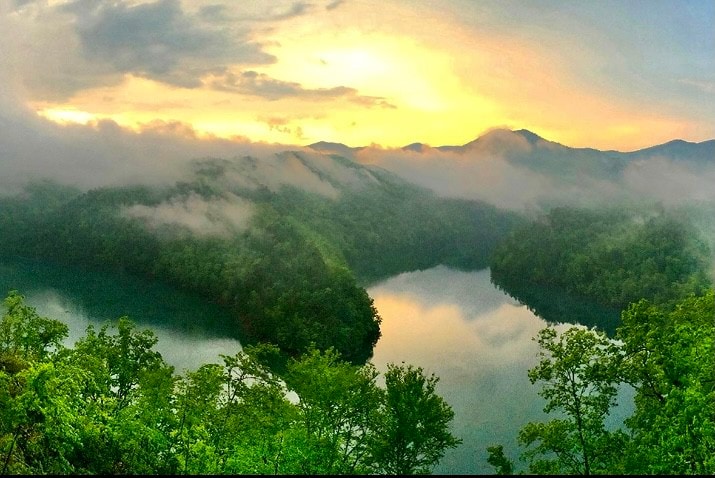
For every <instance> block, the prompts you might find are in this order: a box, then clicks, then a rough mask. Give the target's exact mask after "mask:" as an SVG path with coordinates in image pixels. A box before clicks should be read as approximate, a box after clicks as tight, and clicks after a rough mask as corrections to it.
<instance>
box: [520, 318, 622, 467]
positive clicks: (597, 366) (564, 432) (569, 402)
mask: <svg viewBox="0 0 715 478" xmlns="http://www.w3.org/2000/svg"><path fill="white" fill-rule="evenodd" d="M536 340H537V342H538V343H539V346H540V347H541V350H540V352H539V356H540V361H539V363H538V364H537V365H536V367H534V368H532V369H531V370H529V380H530V381H531V382H532V383H536V382H543V387H542V389H541V391H540V392H539V394H540V395H541V396H542V397H544V398H545V399H546V405H545V407H544V411H545V412H547V413H550V412H554V411H557V412H560V413H561V414H563V417H562V418H556V419H553V420H551V421H549V422H546V423H536V422H532V423H528V424H527V425H526V426H525V427H524V428H522V430H521V431H520V432H519V442H520V443H521V444H522V445H524V446H526V447H530V448H528V449H527V450H526V451H525V452H524V454H523V457H524V458H525V459H527V461H528V462H529V469H530V471H531V472H533V473H549V474H563V473H566V474H584V475H590V474H594V473H604V472H606V473H608V472H613V466H614V463H616V462H617V461H618V460H617V459H616V455H617V453H618V452H619V449H622V446H619V445H620V444H622V443H623V441H624V440H625V436H624V434H623V433H622V432H619V431H616V432H609V431H608V430H606V428H605V425H604V419H605V418H606V416H607V415H608V412H609V410H610V408H611V407H612V406H613V405H615V399H616V394H617V388H616V385H617V384H618V383H619V363H620V354H619V350H618V346H617V345H616V344H614V343H613V342H612V341H611V340H609V339H608V338H607V337H606V336H605V335H604V334H603V333H601V332H597V331H593V330H587V329H583V328H577V327H572V328H570V329H568V330H566V331H565V332H563V333H562V334H558V333H557V332H556V330H555V329H553V328H551V327H548V328H545V329H542V330H541V331H539V334H538V337H537V338H536Z"/></svg>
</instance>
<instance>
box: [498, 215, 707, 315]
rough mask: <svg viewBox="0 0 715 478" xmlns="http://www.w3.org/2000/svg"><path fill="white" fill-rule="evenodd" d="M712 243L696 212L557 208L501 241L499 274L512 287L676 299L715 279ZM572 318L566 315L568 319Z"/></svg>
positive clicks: (615, 299)
mask: <svg viewBox="0 0 715 478" xmlns="http://www.w3.org/2000/svg"><path fill="white" fill-rule="evenodd" d="M711 260H712V251H710V250H709V247H708V245H707V242H706V241H705V240H704V239H703V238H701V237H700V234H699V233H698V231H697V229H696V228H695V226H694V224H693V223H692V222H691V221H690V220H689V218H688V216H686V215H680V214H676V213H675V212H665V211H663V210H649V209H646V208H642V209H630V210H628V209H611V210H586V209H574V208H564V207H562V208H555V209H553V210H552V211H550V212H549V214H548V215H546V216H545V217H543V218H542V219H541V220H539V221H536V222H533V223H531V224H529V225H527V226H525V227H523V228H521V229H519V230H517V231H515V232H514V233H513V234H512V235H511V236H510V237H509V238H508V239H506V240H505V241H503V242H502V243H500V244H499V246H498V247H497V248H496V249H495V251H494V254H493V256H492V259H491V263H490V267H491V272H492V280H493V281H494V282H495V283H496V284H498V285H500V286H501V287H503V288H505V289H506V290H507V291H510V290H512V289H515V290H518V289H519V288H520V287H521V288H523V285H524V284H539V285H544V286H557V287H559V288H563V289H564V290H565V291H566V292H568V293H571V294H575V295H578V296H582V297H586V298H590V299H592V300H595V301H597V302H599V303H601V304H603V305H606V306H611V307H617V308H619V309H623V308H625V307H626V306H627V305H628V304H629V303H631V302H634V301H637V300H639V299H641V298H646V299H648V300H651V301H654V302H655V303H658V304H672V303H674V302H675V301H677V300H680V299H682V298H684V297H687V296H688V295H689V294H692V293H696V294H701V293H703V292H704V291H705V290H706V289H707V288H708V287H710V286H711V282H710V279H709V278H708V273H709V272H710V266H711ZM565 319H566V318H564V320H565Z"/></svg>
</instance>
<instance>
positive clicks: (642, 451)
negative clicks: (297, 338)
mask: <svg viewBox="0 0 715 478" xmlns="http://www.w3.org/2000/svg"><path fill="white" fill-rule="evenodd" d="M714 296H715V292H713V291H712V290H711V291H709V292H708V293H707V294H705V295H704V296H701V297H690V298H688V299H686V300H684V301H683V302H681V303H680V304H678V305H677V307H675V309H674V310H672V311H664V310H661V309H659V308H657V307H655V306H653V305H651V304H649V303H648V302H646V301H640V302H638V303H636V304H633V305H631V306H630V307H629V308H628V310H626V311H625V312H624V313H623V326H622V327H621V328H620V329H619V331H618V337H619V338H620V339H621V340H622V341H623V342H624V347H623V348H624V353H625V364H624V367H623V374H622V375H623V376H622V379H623V380H624V381H625V382H627V383H630V384H631V385H632V386H634V387H635V388H636V390H637V394H636V397H635V404H636V411H635V413H634V414H633V416H632V417H630V418H629V419H628V421H627V425H628V427H629V428H630V429H631V430H633V434H634V440H633V444H632V446H631V447H630V449H629V467H630V468H632V469H633V470H634V471H635V472H638V473H646V474H663V473H674V474H713V473H715V406H714V405H713V404H715V354H714V353H713V351H714V350H715V324H714V322H713V321H714V320H715V319H714V318H715V303H714V300H713V297H714Z"/></svg>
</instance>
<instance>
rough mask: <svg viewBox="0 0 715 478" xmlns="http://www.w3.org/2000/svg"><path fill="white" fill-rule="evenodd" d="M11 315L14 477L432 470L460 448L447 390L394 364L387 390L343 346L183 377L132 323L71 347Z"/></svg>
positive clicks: (0, 327) (54, 327) (5, 399)
mask: <svg viewBox="0 0 715 478" xmlns="http://www.w3.org/2000/svg"><path fill="white" fill-rule="evenodd" d="M6 306H7V308H8V312H7V313H6V314H5V316H4V317H3V320H2V322H0V334H1V338H2V349H1V352H2V357H3V362H2V368H0V469H1V470H2V474H98V475H104V474H152V475H153V474H192V475H194V474H376V473H391V472H400V473H413V472H428V471H429V470H430V469H431V468H432V467H433V466H434V465H435V464H436V463H437V461H438V460H439V458H441V457H442V456H443V454H444V450H445V449H447V448H450V447H453V446H455V445H456V444H457V443H458V440H456V439H455V438H454V437H453V436H452V435H451V434H450V433H449V430H448V428H449V423H450V421H451V420H452V418H453V416H454V414H453V412H452V410H451V409H450V408H449V406H448V405H446V404H445V403H444V401H443V400H442V399H441V398H440V397H439V396H437V395H436V393H435V390H434V385H435V384H436V382H437V380H436V378H435V377H426V376H424V374H423V372H422V370H421V369H418V368H414V367H411V366H404V365H403V366H399V367H397V366H390V368H389V370H388V372H387V373H386V375H385V381H386V387H385V388H381V387H379V386H378V385H377V378H378V373H377V371H376V370H375V369H374V367H373V366H372V365H363V366H358V365H353V364H351V363H350V362H348V361H344V360H342V359H341V358H340V356H339V354H338V353H337V352H336V351H335V350H334V349H332V348H328V349H327V350H326V351H325V352H321V351H319V350H318V349H316V348H313V347H310V348H309V349H308V350H307V352H306V353H305V354H304V355H303V356H301V357H297V358H294V359H292V360H290V361H289V362H288V363H287V364H285V363H283V364H282V355H281V352H280V350H279V349H278V348H276V347H275V346H271V345H266V344H260V345H256V346H249V347H246V348H244V350H242V351H240V352H238V353H237V354H235V355H233V356H223V357H222V363H221V364H206V365H203V366H201V367H199V368H198V369H197V370H195V371H193V372H187V373H186V374H185V375H182V376H176V375H174V371H173V368H172V367H170V366H168V365H167V364H166V363H165V362H164V361H163V359H162V358H161V355H160V354H159V353H157V352H156V351H155V350H154V346H155V345H156V341H157V339H156V337H154V335H153V334H152V333H151V332H149V331H138V330H136V329H135V328H134V325H133V324H132V323H131V322H130V321H129V320H128V319H127V318H125V317H123V318H120V319H119V320H118V321H117V323H116V325H115V326H110V325H109V324H107V325H106V326H103V327H102V328H101V329H100V330H99V331H95V329H94V328H93V327H91V326H90V327H89V328H88V329H87V332H86V335H85V336H84V337H83V338H82V339H80V340H79V341H78V342H77V344H76V345H75V346H74V347H73V348H66V347H63V346H62V344H61V343H60V340H61V338H62V337H64V336H65V335H66V327H65V328H62V327H60V325H63V324H60V323H58V322H55V321H51V320H50V319H41V318H39V317H37V314H36V313H35V312H34V309H32V308H31V307H29V306H26V305H25V304H24V299H23V297H22V296H20V295H18V294H17V293H12V294H10V295H9V296H8V298H7V299H6ZM58 324H59V325H58ZM30 325H39V328H38V330H39V331H40V332H41V333H38V334H34V335H32V334H30V335H28V334H26V333H24V332H23V331H27V330H29V329H28V327H30ZM46 331H50V332H52V333H50V332H48V333H44V332H46ZM18 364H19V365H18ZM271 364H279V365H281V364H282V365H281V366H280V367H272V366H271ZM277 369H281V370H282V372H280V373H278V372H276V370H277ZM415 412H418V413H417V414H416V413H415ZM393 439H394V440H395V442H394V443H392V442H390V440H393ZM393 449H394V450H393ZM391 450H393V451H391ZM397 456H399V457H402V458H401V461H400V463H401V465H400V467H399V469H397V468H396V467H395V464H394V463H395V457H397ZM406 459H407V460H406ZM410 460H412V461H410Z"/></svg>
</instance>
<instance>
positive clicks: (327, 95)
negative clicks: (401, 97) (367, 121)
mask: <svg viewBox="0 0 715 478" xmlns="http://www.w3.org/2000/svg"><path fill="white" fill-rule="evenodd" d="M209 85H210V86H211V87H212V88H214V89H217V90H221V91H228V92H232V93H239V94H243V95H250V96H256V97H260V98H263V99H266V100H269V101H276V100H281V99H284V98H299V99H301V100H306V101H329V100H335V99H345V100H347V101H349V102H352V103H355V104H359V105H362V106H366V107H369V108H373V107H378V108H395V106H394V105H392V104H390V103H389V102H388V101H387V100H386V99H385V98H382V97H378V96H364V95H360V94H359V93H358V91H357V90H356V89H354V88H348V87H346V86H336V87H333V88H304V87H303V86H302V85H301V84H300V83H296V82H293V81H282V80H278V79H275V78H272V77H270V76H268V75H266V74H265V73H258V72H256V71H253V70H247V71H243V72H241V73H238V74H236V73H232V72H227V73H225V74H224V75H223V76H220V77H215V78H214V79H212V80H210V81H209Z"/></svg>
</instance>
